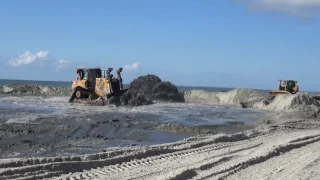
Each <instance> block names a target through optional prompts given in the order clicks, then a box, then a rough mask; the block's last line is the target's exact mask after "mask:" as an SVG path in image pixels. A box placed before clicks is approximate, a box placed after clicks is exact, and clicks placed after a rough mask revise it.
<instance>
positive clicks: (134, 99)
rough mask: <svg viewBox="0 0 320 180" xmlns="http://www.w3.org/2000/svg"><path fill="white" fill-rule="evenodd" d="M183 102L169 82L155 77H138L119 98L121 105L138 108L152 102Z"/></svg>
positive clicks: (179, 94)
mask: <svg viewBox="0 0 320 180" xmlns="http://www.w3.org/2000/svg"><path fill="white" fill-rule="evenodd" d="M155 101H156V102H184V97H183V94H182V93H180V92H179V91H178V88H177V87H176V86H175V85H173V84H172V83H171V82H167V81H161V79H160V78H159V77H158V76H156V75H145V76H140V77H138V78H137V79H135V80H133V81H132V82H131V83H130V85H129V86H128V91H127V92H126V93H125V94H124V95H123V96H122V97H121V103H122V105H130V106H139V105H146V104H151V103H153V102H155Z"/></svg>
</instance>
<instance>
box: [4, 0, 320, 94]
mask: <svg viewBox="0 0 320 180" xmlns="http://www.w3.org/2000/svg"><path fill="white" fill-rule="evenodd" d="M317 10H320V2H319V0H304V1H301V0H290V1H289V0H277V1H275V0H224V1H222V0H221V1H220V0H214V1H213V0H201V1H195V0H161V1H150V0H149V1H147V0H139V1H137V0H136V1H132V0H119V1H108V0H104V1H103V0H93V1H83V0H81V1H75V0H69V1H63V0H56V1H40V0H28V1H17V0H6V1H5V0H4V1H0V37H1V38H0V79H31V80H57V81H61V80H62V81H71V80H72V79H74V78H75V77H76V74H75V69H76V67H101V68H108V67H113V68H115V69H116V68H118V67H124V72H123V78H124V81H125V83H128V82H130V81H132V80H133V79H134V78H137V77H138V76H140V75H144V74H156V75H158V76H159V77H161V78H162V79H163V80H168V81H172V82H173V83H175V84H177V85H190V86H222V87H244V88H261V89H274V88H276V86H277V80H278V79H297V80H298V81H299V84H300V89H301V90H311V91H313V90H315V91H318V90H320V81H319V73H318V72H319V71H318V66H320V58H319V57H320V49H319V47H320V35H319V33H320V24H319V13H317V12H319V11H317Z"/></svg>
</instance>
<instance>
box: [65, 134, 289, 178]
mask: <svg viewBox="0 0 320 180" xmlns="http://www.w3.org/2000/svg"><path fill="white" fill-rule="evenodd" d="M281 135H285V133H284V132H276V133H273V134H267V135H263V136H259V137H257V138H252V139H249V140H244V141H239V142H230V143H222V144H216V145H206V146H203V147H199V148H193V149H187V150H184V151H179V152H173V153H170V154H164V155H159V156H155V157H148V158H145V159H142V160H134V161H131V162H128V163H123V164H121V165H113V166H107V167H105V168H97V169H92V170H90V171H86V172H84V174H85V176H88V172H90V174H91V175H93V176H90V177H91V178H99V177H103V176H106V175H108V179H110V178H111V175H114V176H117V175H119V173H121V172H125V171H128V170H129V171H130V169H135V168H138V169H139V168H143V166H144V167H148V170H149V172H150V165H153V166H155V165H157V164H161V163H163V162H166V163H167V161H173V162H178V161H177V160H181V159H182V158H185V157H190V156H194V155H195V154H204V153H208V152H210V151H216V150H220V151H221V152H225V149H223V148H227V147H230V148H231V149H232V148H233V149H235V148H237V149H235V151H241V150H245V149H247V148H248V149H250V148H254V147H256V146H259V145H261V143H262V142H263V141H265V140H267V139H270V138H273V137H277V136H281ZM238 146H239V147H238ZM251 146H252V147H251ZM225 153H226V154H229V155H230V154H232V151H231V150H230V151H229V152H228V151H227V152H225ZM220 155H223V153H220ZM185 159H187V158H185ZM178 164H179V166H180V167H181V165H180V163H179V162H178ZM171 170H172V169H171ZM160 173H161V171H160ZM79 174H81V175H79ZM146 174H147V175H141V176H140V178H139V179H141V178H142V179H144V178H146V176H148V177H149V176H154V173H146ZM156 174H159V172H157V171H156ZM121 175H122V174H121ZM76 176H84V175H83V174H82V173H75V174H74V175H72V176H70V175H66V176H63V177H64V178H67V177H73V178H76ZM63 177H61V178H63ZM137 177H139V175H138V176H137ZM121 178H124V177H123V176H121ZM115 179H116V178H115Z"/></svg>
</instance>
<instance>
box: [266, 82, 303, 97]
mask: <svg viewBox="0 0 320 180" xmlns="http://www.w3.org/2000/svg"><path fill="white" fill-rule="evenodd" d="M297 92H299V85H298V81H296V80H281V79H280V80H278V89H277V90H273V91H270V92H269V93H270V94H271V95H277V94H296V93H297Z"/></svg>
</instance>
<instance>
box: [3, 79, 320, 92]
mask: <svg viewBox="0 0 320 180" xmlns="http://www.w3.org/2000/svg"><path fill="white" fill-rule="evenodd" d="M16 83H20V84H29V85H47V86H54V87H71V81H70V82H65V81H34V80H12V79H0V85H1V86H2V85H9V84H16ZM127 86H128V84H124V87H127ZM177 88H178V89H179V91H189V90H192V89H200V90H204V91H212V92H221V91H230V90H232V89H234V88H226V87H203V86H177ZM254 90H257V91H260V92H269V91H270V90H267V89H254ZM305 92H306V93H308V94H310V95H318V92H311V91H303V92H302V93H305Z"/></svg>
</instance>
